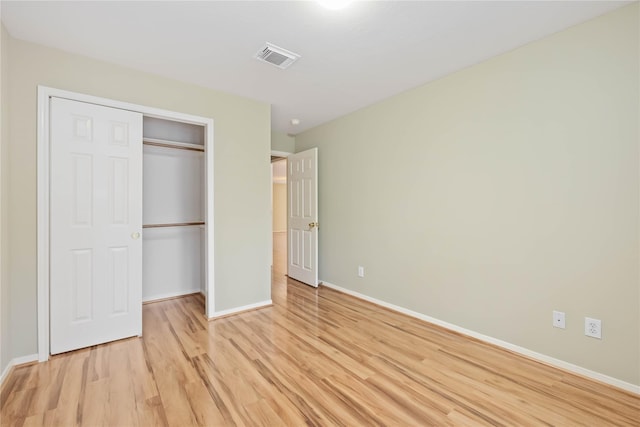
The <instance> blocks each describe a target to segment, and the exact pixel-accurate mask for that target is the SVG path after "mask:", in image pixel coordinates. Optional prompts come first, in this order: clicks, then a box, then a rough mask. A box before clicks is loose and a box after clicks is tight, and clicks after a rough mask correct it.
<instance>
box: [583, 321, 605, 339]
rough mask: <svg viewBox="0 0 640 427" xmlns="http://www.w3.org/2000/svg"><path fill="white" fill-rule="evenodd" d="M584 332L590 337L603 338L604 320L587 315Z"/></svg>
mask: <svg viewBox="0 0 640 427" xmlns="http://www.w3.org/2000/svg"><path fill="white" fill-rule="evenodd" d="M584 334H585V335H586V336H588V337H593V338H598V339H602V321H601V320H600V319H592V318H590V317H585V318H584Z"/></svg>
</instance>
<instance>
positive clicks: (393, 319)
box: [1, 251, 640, 426]
mask: <svg viewBox="0 0 640 427" xmlns="http://www.w3.org/2000/svg"><path fill="white" fill-rule="evenodd" d="M276 253H278V254H279V255H278V256H276V259H275V264H274V271H273V301H274V306H273V307H269V308H264V309H260V310H256V311H252V312H247V313H244V314H240V315H237V316H234V317H228V318H224V319H220V320H216V321H211V322H207V321H206V319H205V317H204V315H203V312H204V308H203V302H202V300H201V299H200V298H199V297H196V296H190V297H186V298H181V299H174V300H168V301H163V302H158V303H154V304H148V305H145V306H144V310H143V312H144V337H143V338H141V339H139V338H132V339H127V340H122V341H118V342H114V343H111V344H105V345H100V346H95V347H92V348H88V349H84V350H79V351H75V352H71V353H67V354H63V355H59V356H55V357H52V358H51V360H50V361H49V362H47V363H41V364H35V365H31V366H23V367H18V368H16V369H14V371H13V372H12V374H11V375H10V376H9V378H7V380H6V381H5V384H4V387H3V389H2V394H1V398H2V401H1V411H2V413H1V415H2V419H1V424H2V425H3V426H4V425H7V426H9V425H25V426H26V425H61V426H71V425H87V426H96V425H112V426H134V425H142V426H156V425H159V426H161V425H170V426H190V425H212V426H213V425H266V426H278V425H288V426H298V425H305V424H307V425H349V426H373V425H387V426H410V425H411V426H413V425H421V426H424V425H437V426H441V425H504V426H524V425H564V426H574V425H590V426H605V425H636V426H637V425H639V421H638V420H640V397H638V396H636V395H633V394H630V393H627V392H624V391H621V390H617V389H614V388H612V387H609V386H606V385H603V384H599V383H596V382H593V381H590V380H587V379H584V378H581V377H578V376H575V375H572V374H569V373H567V372H563V371H560V370H557V369H554V368H551V367H548V366H545V365H542V364H539V363H536V362H534V361H531V360H527V359H525V358H522V357H520V356H517V355H514V354H511V353H509V352H507V351H504V350H502V349H499V348H496V347H493V346H491V345H487V344H484V343H481V342H478V341H475V340H472V339H469V338H466V337H463V336H461V335H458V334H455V333H452V332H448V331H446V330H444V329H441V328H438V327H435V326H432V325H429V324H427V323H424V322H421V321H419V320H416V319H412V318H410V317H406V316H404V315H401V314H398V313H394V312H392V311H389V310H386V309H382V308H380V307H377V306H375V305H372V304H369V303H367V302H364V301H361V300H358V299H355V298H353V297H350V296H347V295H344V294H341V293H339V292H336V291H333V290H330V289H327V288H323V287H320V288H319V289H317V290H316V289H313V288H310V287H307V286H305V285H301V284H299V283H296V282H294V281H291V280H287V279H286V277H285V276H284V270H283V267H284V265H285V263H284V262H283V259H282V251H279V252H276Z"/></svg>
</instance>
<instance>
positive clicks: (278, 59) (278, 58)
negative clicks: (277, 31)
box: [255, 43, 300, 70]
mask: <svg viewBox="0 0 640 427" xmlns="http://www.w3.org/2000/svg"><path fill="white" fill-rule="evenodd" d="M255 58H256V59H258V60H259V61H263V62H268V63H269V64H272V65H275V66H276V67H278V68H282V69H283V70H284V69H285V68H288V67H289V66H290V65H291V64H293V63H294V62H295V61H296V60H298V58H300V55H298V54H297V53H293V52H291V51H288V50H287V49H283V48H281V47H278V46H276V45H274V44H271V43H267V44H266V45H265V46H264V47H263V48H262V49H260V50H259V51H258V53H256V55H255Z"/></svg>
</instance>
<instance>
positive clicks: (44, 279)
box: [37, 86, 215, 362]
mask: <svg viewBox="0 0 640 427" xmlns="http://www.w3.org/2000/svg"><path fill="white" fill-rule="evenodd" d="M51 97H57V98H64V99H69V100H73V101H79V102H86V103H89V104H97V105H103V106H105V107H112V108H118V109H121V110H129V111H135V112H138V113H142V114H143V115H144V116H147V117H156V118H160V119H168V120H173V121H179V122H184V123H191V124H197V125H202V126H204V127H205V188H206V190H205V192H206V197H207V202H206V212H205V221H206V224H207V225H206V227H205V229H206V240H205V260H206V261H205V283H206V313H205V314H206V315H207V317H208V318H211V317H213V316H214V314H215V304H214V300H213V298H214V295H215V293H214V277H215V276H214V256H213V255H214V254H213V248H214V240H213V119H210V118H206V117H199V116H192V115H189V114H183V113H177V112H175V111H168V110H162V109H158V108H153V107H147V106H143V105H137V104H131V103H127V102H121V101H116V100H112V99H107V98H100V97H96V96H91V95H84V94H81V93H75V92H69V91H65V90H61V89H55V88H50V87H47V86H38V117H37V120H38V136H37V293H38V360H39V361H40V362H44V361H46V360H48V359H49V262H50V258H49V255H50V254H49V232H50V229H49V206H50V205H49V190H50V185H49V184H50V182H49V181H50V179H49V178H50V176H49V174H50V168H49V162H50V157H49V156H50V150H49V144H50V139H49V112H50V104H49V99H50V98H51Z"/></svg>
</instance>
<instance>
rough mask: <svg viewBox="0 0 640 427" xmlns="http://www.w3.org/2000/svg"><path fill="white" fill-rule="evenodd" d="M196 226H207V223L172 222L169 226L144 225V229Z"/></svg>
mask: <svg viewBox="0 0 640 427" xmlns="http://www.w3.org/2000/svg"><path fill="white" fill-rule="evenodd" d="M194 225H205V223H204V221H195V222H172V223H167V224H144V225H143V226H142V228H162V227H192V226H194Z"/></svg>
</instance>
